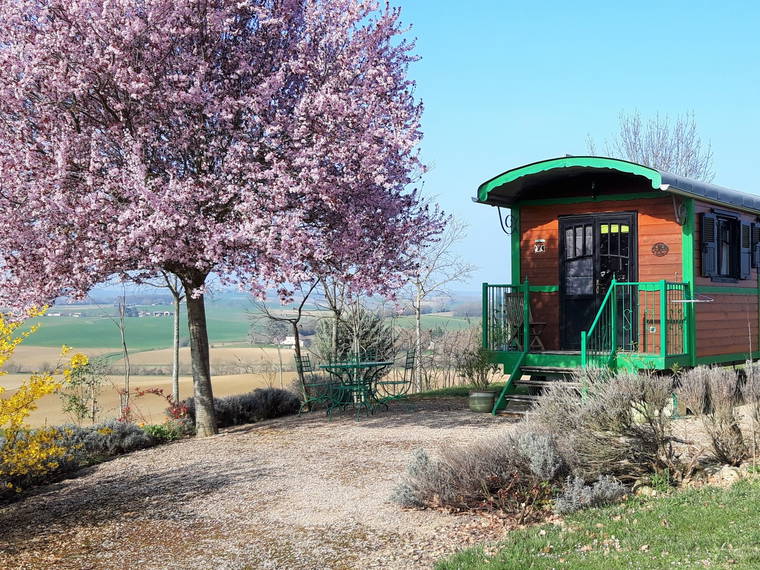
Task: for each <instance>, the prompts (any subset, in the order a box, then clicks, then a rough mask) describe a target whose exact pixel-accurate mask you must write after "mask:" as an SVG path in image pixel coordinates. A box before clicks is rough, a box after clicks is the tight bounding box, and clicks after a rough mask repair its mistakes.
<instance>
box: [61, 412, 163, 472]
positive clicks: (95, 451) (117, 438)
mask: <svg viewBox="0 0 760 570" xmlns="http://www.w3.org/2000/svg"><path fill="white" fill-rule="evenodd" d="M58 429H59V432H60V434H61V439H60V441H61V444H62V445H63V446H64V447H65V448H66V449H68V450H69V453H68V455H69V456H70V457H69V458H70V459H73V460H74V461H75V462H76V463H77V464H78V465H79V466H83V465H90V464H93V463H97V462H99V461H103V460H105V459H109V458H111V457H114V456H116V455H122V454H124V453H129V452H131V451H136V450H138V449H144V448H146V447H151V446H153V445H155V444H156V443H157V441H156V440H155V439H154V438H153V437H151V435H150V434H148V433H146V432H145V431H143V430H142V429H140V427H138V426H137V425H135V424H133V423H129V422H121V421H117V420H108V421H105V422H102V423H99V424H97V425H94V426H88V427H80V426H75V425H69V426H62V427H60V428H58Z"/></svg>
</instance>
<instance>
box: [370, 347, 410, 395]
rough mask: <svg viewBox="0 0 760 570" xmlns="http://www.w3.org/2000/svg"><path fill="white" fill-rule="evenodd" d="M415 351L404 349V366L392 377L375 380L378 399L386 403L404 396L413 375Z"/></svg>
mask: <svg viewBox="0 0 760 570" xmlns="http://www.w3.org/2000/svg"><path fill="white" fill-rule="evenodd" d="M415 358H416V357H415V353H414V351H413V350H407V351H406V358H405V360H404V367H403V368H402V369H401V370H400V371H396V374H395V375H394V376H393V377H392V379H387V380H386V379H381V380H378V381H377V382H376V385H377V395H378V401H380V402H381V403H383V404H385V405H386V406H387V405H388V402H390V401H393V400H400V399H402V398H406V395H407V393H408V392H409V389H410V388H411V387H412V379H413V376H414V364H415Z"/></svg>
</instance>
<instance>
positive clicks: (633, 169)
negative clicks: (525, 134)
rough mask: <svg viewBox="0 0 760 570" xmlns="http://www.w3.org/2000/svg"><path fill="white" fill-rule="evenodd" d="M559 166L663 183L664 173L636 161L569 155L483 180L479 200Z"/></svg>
mask: <svg viewBox="0 0 760 570" xmlns="http://www.w3.org/2000/svg"><path fill="white" fill-rule="evenodd" d="M559 168H606V169H609V170H616V171H618V172H623V173H627V174H635V175H637V176H643V177H645V178H648V179H649V180H650V182H651V184H652V188H653V189H655V190H659V189H660V186H661V185H662V175H661V174H660V172H658V171H657V170H654V169H653V168H649V167H647V166H642V165H640V164H636V163H634V162H628V161H626V160H619V159H616V158H606V157H601V156H567V157H564V158H552V159H549V160H542V161H540V162H534V163H532V164H527V165H525V166H520V167H518V168H513V169H512V170H507V171H506V172H504V173H502V174H499V175H498V176H496V177H495V178H491V180H488V181H486V182H483V184H481V185H480V186H479V187H478V202H486V201H487V200H488V196H489V194H490V193H491V192H492V191H493V190H496V189H497V188H500V187H502V186H505V185H507V184H509V183H510V182H514V181H516V180H519V179H520V178H524V177H527V176H531V175H534V174H538V173H539V172H546V171H548V170H555V169H559Z"/></svg>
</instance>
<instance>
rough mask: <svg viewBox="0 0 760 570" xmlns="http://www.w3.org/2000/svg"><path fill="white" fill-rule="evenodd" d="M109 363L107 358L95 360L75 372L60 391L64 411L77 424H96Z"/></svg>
mask: <svg viewBox="0 0 760 570" xmlns="http://www.w3.org/2000/svg"><path fill="white" fill-rule="evenodd" d="M109 367H110V365H109V361H108V359H107V358H106V357H102V356H101V357H99V358H93V359H92V360H90V361H89V362H88V363H87V364H85V365H84V366H81V367H79V368H78V369H77V370H75V371H73V372H72V374H71V376H70V378H69V381H68V382H66V384H65V385H64V386H63V388H62V389H61V390H59V393H58V395H59V396H60V398H61V400H62V401H63V411H64V413H66V414H69V415H70V416H71V417H72V418H73V419H74V421H75V422H77V423H82V421H83V420H89V421H90V422H92V423H95V419H96V417H97V415H98V414H99V413H100V412H101V408H100V392H101V390H102V387H103V384H104V383H105V381H106V374H108V371H109Z"/></svg>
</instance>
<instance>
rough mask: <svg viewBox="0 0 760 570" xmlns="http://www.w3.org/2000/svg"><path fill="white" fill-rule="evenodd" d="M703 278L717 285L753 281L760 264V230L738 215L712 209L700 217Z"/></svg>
mask: <svg viewBox="0 0 760 570" xmlns="http://www.w3.org/2000/svg"><path fill="white" fill-rule="evenodd" d="M701 228H702V244H701V247H702V272H701V273H702V276H703V277H709V278H710V280H711V281H714V282H717V283H737V282H738V281H741V280H746V279H751V278H752V268H753V267H757V266H758V261H760V243H758V242H760V228H758V227H757V224H754V223H749V222H745V221H744V220H743V219H742V218H741V216H740V215H739V214H738V213H737V212H732V211H729V210H722V209H718V208H713V209H712V210H711V211H710V212H709V213H704V214H702V215H701Z"/></svg>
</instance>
